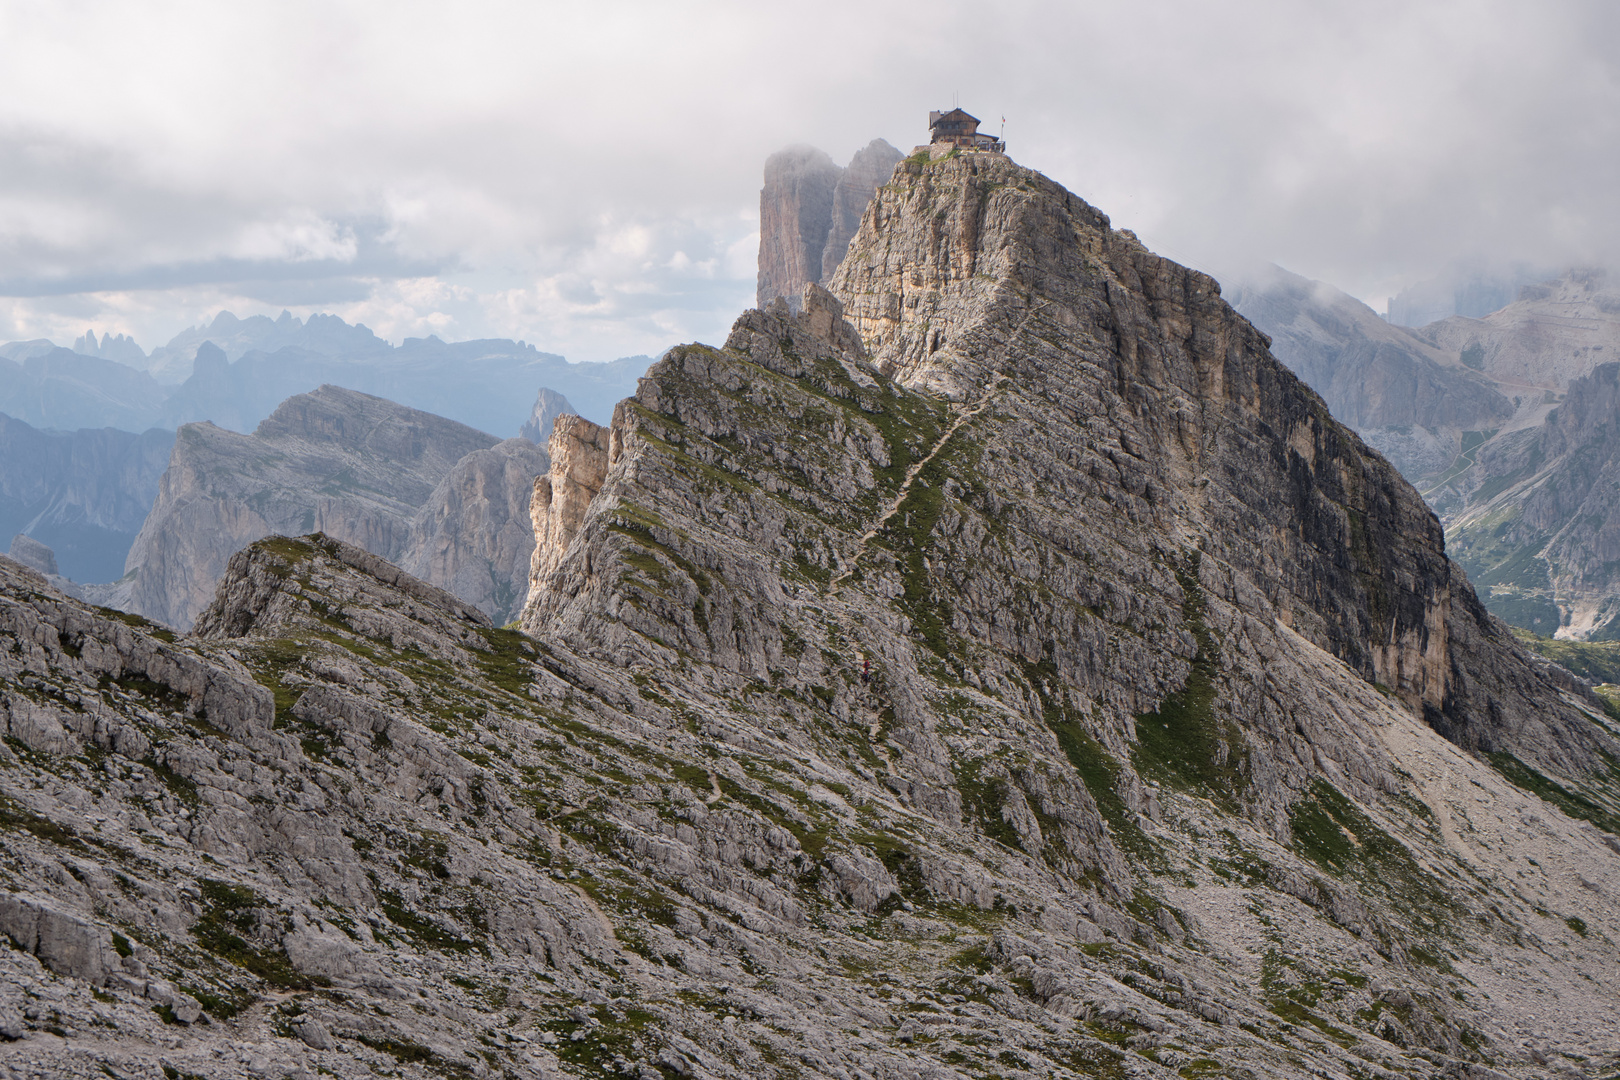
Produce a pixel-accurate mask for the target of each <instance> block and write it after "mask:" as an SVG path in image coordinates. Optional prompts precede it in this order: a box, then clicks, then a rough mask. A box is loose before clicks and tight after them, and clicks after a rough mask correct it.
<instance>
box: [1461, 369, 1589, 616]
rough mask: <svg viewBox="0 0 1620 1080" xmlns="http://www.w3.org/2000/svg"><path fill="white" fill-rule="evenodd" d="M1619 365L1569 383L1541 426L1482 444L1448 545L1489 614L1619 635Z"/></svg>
mask: <svg viewBox="0 0 1620 1080" xmlns="http://www.w3.org/2000/svg"><path fill="white" fill-rule="evenodd" d="M1617 415H1620V364H1613V363H1610V364H1604V365H1602V366H1600V367H1598V368H1597V369H1596V370H1594V371H1593V372H1592V373H1591V374H1590V375H1587V376H1585V377H1582V378H1578V379H1575V380H1574V381H1573V382H1571V383H1570V384H1569V391H1568V395H1567V396H1566V397H1565V399H1564V400H1563V402H1562V403H1561V404H1560V405H1559V406H1558V407H1557V408H1556V409H1554V410H1552V411H1551V412H1550V413H1549V414H1548V416H1547V419H1546V421H1544V422H1543V423H1542V424H1541V425H1540V426H1538V427H1536V428H1531V429H1529V430H1524V431H1519V432H1514V433H1512V434H1510V435H1506V436H1502V437H1498V438H1497V439H1494V440H1492V441H1491V442H1489V443H1487V444H1486V445H1485V446H1483V447H1481V448H1480V450H1479V452H1478V461H1477V464H1476V466H1475V468H1476V469H1477V470H1478V472H1479V473H1480V477H1481V481H1482V482H1481V483H1479V485H1478V487H1477V488H1476V490H1475V493H1474V494H1473V495H1472V496H1471V498H1470V499H1469V502H1468V504H1467V505H1466V506H1464V507H1462V508H1461V509H1459V510H1458V511H1457V512H1456V513H1455V515H1454V516H1453V518H1452V520H1451V522H1450V525H1449V527H1448V528H1447V531H1446V535H1447V539H1448V541H1449V542H1450V544H1451V548H1452V551H1453V553H1454V555H1455V556H1456V558H1457V559H1458V560H1459V561H1460V562H1462V564H1463V565H1464V566H1466V567H1467V568H1468V572H1469V576H1470V577H1471V578H1472V579H1473V580H1474V582H1475V583H1476V584H1477V585H1478V586H1479V587H1480V589H1481V590H1482V591H1484V592H1486V593H1487V594H1488V595H1489V596H1490V604H1491V607H1492V609H1493V610H1496V611H1499V612H1500V613H1501V614H1502V616H1503V617H1504V618H1507V619H1510V620H1511V621H1512V622H1514V623H1517V624H1519V625H1521V626H1525V627H1528V628H1529V629H1532V630H1535V631H1536V632H1537V633H1540V634H1543V635H1551V634H1556V635H1557V636H1559V637H1567V638H1576V639H1587V640H1599V641H1603V640H1613V639H1614V638H1615V637H1616V636H1620V624H1617V623H1616V616H1617V615H1620V573H1617V572H1616V567H1617V566H1620V498H1617V495H1616V493H1617V491H1620V487H1617V484H1620V425H1617V424H1616V417H1617Z"/></svg>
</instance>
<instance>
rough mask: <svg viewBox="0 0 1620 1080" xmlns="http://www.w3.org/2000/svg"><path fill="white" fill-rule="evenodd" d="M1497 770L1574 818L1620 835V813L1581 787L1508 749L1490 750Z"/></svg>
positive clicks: (1491, 759) (1491, 761) (1489, 757)
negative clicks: (1570, 785) (1566, 783)
mask: <svg viewBox="0 0 1620 1080" xmlns="http://www.w3.org/2000/svg"><path fill="white" fill-rule="evenodd" d="M1486 757H1487V758H1488V759H1489V760H1490V763H1491V764H1492V765H1493V766H1495V768H1496V771H1497V772H1499V773H1501V774H1502V775H1503V776H1505V777H1507V778H1508V780H1510V781H1512V783H1513V784H1514V785H1515V786H1517V787H1520V788H1523V789H1524V790H1525V791H1528V792H1529V793H1530V794H1532V795H1534V796H1535V797H1536V798H1538V799H1540V800H1542V801H1543V802H1549V803H1551V804H1552V805H1554V806H1556V807H1558V809H1560V810H1562V811H1563V812H1564V813H1566V814H1568V815H1569V816H1570V817H1572V818H1578V819H1579V820H1581V821H1590V822H1591V823H1592V824H1593V825H1596V826H1597V827H1598V828H1600V829H1602V830H1603V831H1604V832H1609V833H1614V834H1615V835H1617V836H1620V816H1617V815H1616V814H1615V813H1614V811H1612V810H1611V809H1609V808H1608V807H1606V806H1602V805H1599V804H1598V803H1596V802H1594V801H1593V800H1592V799H1590V798H1588V797H1587V796H1585V795H1583V794H1582V793H1580V792H1578V791H1571V790H1569V789H1568V788H1566V787H1564V786H1563V785H1562V784H1560V783H1558V782H1556V781H1555V780H1553V779H1552V778H1550V777H1548V776H1544V775H1543V774H1541V773H1539V772H1537V771H1536V770H1535V769H1532V768H1531V767H1530V766H1528V765H1526V764H1525V763H1524V762H1522V761H1520V760H1519V759H1518V758H1516V757H1514V756H1513V755H1512V754H1509V753H1507V752H1505V751H1503V752H1499V753H1495V754H1487V755H1486Z"/></svg>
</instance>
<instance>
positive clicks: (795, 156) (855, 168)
mask: <svg viewBox="0 0 1620 1080" xmlns="http://www.w3.org/2000/svg"><path fill="white" fill-rule="evenodd" d="M900 160H901V154H900V151H898V150H896V149H895V148H894V147H892V146H890V145H889V144H888V143H886V142H884V141H883V140H882V139H873V140H872V141H871V142H870V143H869V144H867V145H866V146H865V147H863V148H862V149H861V150H860V151H858V152H857V153H856V155H855V157H854V158H853V159H852V160H851V161H850V163H849V165H848V166H847V167H844V166H839V165H837V164H835V163H834V162H833V160H832V158H830V157H828V156H827V155H826V154H825V153H823V152H822V151H820V150H817V149H815V148H814V147H810V146H794V147H789V148H788V149H786V150H779V151H777V152H776V153H774V154H772V155H771V156H770V157H769V158H767V159H766V160H765V186H764V187H763V188H762V189H761V190H760V193H759V287H758V296H759V303H760V305H761V306H764V305H765V304H768V303H770V302H771V301H772V300H774V299H776V298H777V297H779V296H780V297H784V298H786V300H787V302H788V306H789V307H790V308H796V307H797V305H798V303H799V294H800V292H802V291H803V289H804V286H805V285H808V284H812V283H821V282H825V281H827V280H828V279H829V278H830V277H831V276H832V273H833V271H834V270H836V269H837V268H838V263H839V261H840V260H841V259H843V257H844V252H845V251H846V250H847V249H848V247H849V238H850V237H851V236H853V235H854V234H855V229H856V227H857V226H858V225H859V224H860V220H861V214H862V213H863V212H864V211H865V210H866V205H867V204H868V203H869V202H871V201H872V193H873V192H875V191H876V190H877V189H878V187H879V185H881V184H883V183H884V182H885V181H887V180H888V179H889V175H890V174H891V173H892V172H893V171H894V166H895V165H896V164H897V163H898V162H899V161H900Z"/></svg>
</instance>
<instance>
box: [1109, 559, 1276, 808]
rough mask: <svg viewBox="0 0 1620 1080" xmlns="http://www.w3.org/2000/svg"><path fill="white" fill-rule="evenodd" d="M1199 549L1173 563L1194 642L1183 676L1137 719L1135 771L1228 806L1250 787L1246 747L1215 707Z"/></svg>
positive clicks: (1212, 649)
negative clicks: (1155, 706) (1176, 686)
mask: <svg viewBox="0 0 1620 1080" xmlns="http://www.w3.org/2000/svg"><path fill="white" fill-rule="evenodd" d="M1198 564H1199V553H1198V552H1193V553H1192V555H1191V557H1190V558H1189V559H1188V560H1187V562H1186V564H1185V565H1184V566H1181V567H1177V568H1176V571H1175V573H1176V580H1177V581H1178V582H1179V583H1180V584H1181V593H1182V600H1181V615H1182V620H1183V622H1184V623H1185V625H1186V627H1187V629H1188V630H1189V631H1190V632H1191V633H1192V635H1193V638H1194V640H1196V641H1197V643H1198V651H1197V652H1196V653H1195V654H1194V655H1193V659H1192V666H1191V670H1190V671H1188V673H1187V681H1186V682H1184V683H1183V684H1182V685H1181V688H1180V689H1178V690H1176V691H1174V692H1172V693H1171V694H1170V695H1169V696H1168V697H1166V698H1165V699H1164V701H1163V702H1162V703H1161V704H1160V705H1159V708H1158V709H1157V710H1156V711H1154V712H1151V713H1147V714H1145V715H1142V716H1138V717H1137V718H1136V740H1137V745H1136V752H1135V755H1134V756H1135V762H1136V766H1137V770H1138V772H1141V773H1142V774H1144V775H1148V776H1152V777H1154V778H1155V779H1159V780H1164V781H1166V782H1169V783H1171V784H1174V785H1176V786H1178V787H1183V788H1190V789H1192V790H1195V791H1200V792H1203V793H1204V794H1206V795H1208V796H1209V797H1210V798H1211V799H1213V800H1214V801H1215V802H1216V803H1217V804H1218V805H1220V806H1222V807H1223V808H1225V809H1228V810H1233V809H1235V808H1236V807H1237V804H1238V803H1239V801H1240V800H1241V798H1242V796H1243V793H1244V791H1245V790H1247V788H1248V786H1249V776H1248V756H1249V755H1248V749H1247V747H1246V746H1245V745H1244V741H1243V733H1242V731H1241V729H1240V728H1239V727H1238V726H1237V725H1236V724H1234V723H1232V722H1231V721H1230V720H1223V719H1222V718H1221V717H1219V716H1217V715H1216V711H1215V696H1216V695H1215V678H1216V676H1217V675H1218V674H1219V660H1218V653H1217V649H1216V646H1215V639H1214V635H1213V634H1211V633H1210V630H1209V626H1208V625H1207V624H1206V623H1205V621H1204V606H1205V601H1204V590H1203V589H1202V588H1201V587H1200V586H1199V584H1198Z"/></svg>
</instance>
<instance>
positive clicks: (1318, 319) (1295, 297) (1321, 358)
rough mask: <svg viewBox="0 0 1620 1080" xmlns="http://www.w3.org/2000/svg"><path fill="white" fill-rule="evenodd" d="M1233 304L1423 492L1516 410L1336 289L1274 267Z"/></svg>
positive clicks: (1492, 388) (1450, 356) (1451, 357)
mask: <svg viewBox="0 0 1620 1080" xmlns="http://www.w3.org/2000/svg"><path fill="white" fill-rule="evenodd" d="M1227 299H1228V300H1229V301H1230V302H1231V304H1232V306H1233V308H1235V309H1236V310H1237V312H1238V313H1239V314H1241V315H1242V316H1243V317H1244V318H1246V319H1248V320H1249V321H1250V322H1252V323H1254V325H1255V326H1256V327H1258V328H1259V329H1260V330H1261V331H1263V332H1264V333H1265V334H1266V335H1267V336H1269V337H1270V338H1271V352H1272V355H1274V356H1276V358H1277V359H1279V360H1281V361H1282V362H1283V363H1285V364H1287V365H1288V367H1289V369H1290V370H1291V371H1293V372H1294V374H1296V375H1298V376H1299V377H1300V378H1301V379H1303V380H1305V383H1306V385H1308V386H1310V387H1311V388H1312V389H1313V390H1315V391H1316V392H1317V393H1319V394H1321V395H1322V398H1323V400H1324V401H1326V402H1327V404H1328V408H1329V409H1330V410H1331V411H1332V413H1333V416H1334V418H1335V419H1337V420H1339V421H1340V422H1341V423H1343V424H1346V425H1348V426H1349V427H1351V428H1353V429H1354V430H1355V431H1356V433H1357V434H1359V435H1360V436H1361V437H1362V438H1363V439H1365V440H1367V442H1368V443H1369V444H1371V445H1372V446H1373V447H1375V448H1376V449H1377V450H1378V451H1379V452H1380V453H1382V454H1384V455H1385V456H1386V457H1388V458H1389V460H1390V463H1391V464H1393V465H1394V466H1395V467H1396V468H1398V469H1399V470H1400V471H1401V474H1402V475H1403V476H1405V477H1406V478H1407V479H1408V480H1411V481H1412V482H1413V483H1414V484H1415V485H1417V486H1418V487H1419V488H1420V489H1422V488H1423V487H1424V486H1425V485H1424V484H1423V483H1422V482H1421V478H1423V477H1434V476H1437V475H1438V474H1440V473H1443V472H1444V471H1445V470H1446V469H1447V468H1449V467H1450V466H1451V464H1452V462H1454V461H1455V460H1456V459H1457V457H1458V455H1459V454H1461V453H1463V452H1464V450H1465V449H1471V446H1469V447H1465V445H1464V442H1465V440H1467V441H1469V442H1470V443H1475V444H1477V441H1478V440H1479V437H1480V433H1482V432H1485V431H1491V430H1496V429H1499V428H1501V427H1503V426H1504V425H1505V424H1506V423H1507V422H1508V420H1509V419H1510V418H1511V417H1512V416H1513V414H1514V412H1515V409H1516V406H1515V404H1514V402H1513V401H1512V399H1511V397H1510V396H1509V395H1506V394H1504V393H1503V392H1502V390H1501V388H1500V387H1498V386H1496V385H1494V384H1493V383H1492V382H1491V381H1490V379H1489V378H1488V377H1487V376H1485V375H1484V374H1483V373H1482V372H1479V371H1476V370H1473V369H1472V368H1470V367H1468V366H1467V365H1466V364H1464V363H1463V362H1462V360H1461V358H1460V356H1459V354H1458V353H1457V352H1455V351H1447V350H1444V349H1441V348H1438V347H1436V346H1435V345H1433V344H1431V343H1430V342H1428V341H1425V340H1423V339H1422V338H1420V337H1418V336H1417V335H1416V334H1415V333H1413V332H1412V331H1410V330H1407V329H1405V328H1404V327H1399V326H1392V325H1390V324H1389V323H1387V322H1385V321H1384V320H1383V319H1382V318H1380V317H1379V316H1378V315H1377V314H1376V313H1375V312H1374V311H1373V310H1372V309H1371V308H1369V307H1368V306H1367V305H1365V304H1363V303H1362V302H1361V301H1359V300H1357V299H1355V298H1354V297H1352V296H1347V295H1346V294H1344V293H1342V292H1340V291H1339V290H1337V289H1335V288H1333V287H1332V286H1330V285H1326V284H1323V283H1322V282H1319V281H1310V280H1308V279H1306V278H1302V277H1300V276H1299V275H1297V274H1290V273H1288V272H1287V271H1285V270H1282V269H1279V268H1277V267H1272V268H1270V271H1269V272H1268V273H1265V274H1263V275H1259V276H1258V279H1257V280H1255V281H1252V282H1248V283H1245V284H1244V285H1242V286H1240V287H1239V288H1237V289H1236V290H1231V289H1228V290H1227Z"/></svg>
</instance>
